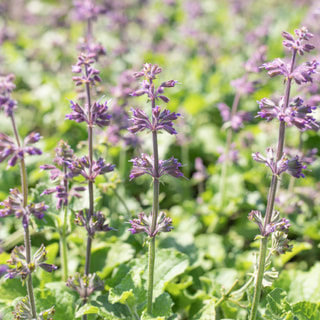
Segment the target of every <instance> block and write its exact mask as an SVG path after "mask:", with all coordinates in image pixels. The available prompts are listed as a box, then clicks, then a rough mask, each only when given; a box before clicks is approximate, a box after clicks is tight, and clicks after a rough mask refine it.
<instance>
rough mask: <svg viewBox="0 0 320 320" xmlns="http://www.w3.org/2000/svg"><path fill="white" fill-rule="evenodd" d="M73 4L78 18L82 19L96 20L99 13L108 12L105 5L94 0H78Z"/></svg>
mask: <svg viewBox="0 0 320 320" xmlns="http://www.w3.org/2000/svg"><path fill="white" fill-rule="evenodd" d="M73 6H74V10H75V14H76V17H77V19H78V20H81V21H87V20H96V19H97V18H98V16H99V14H103V13H105V12H106V9H105V8H104V7H102V6H98V5H96V4H95V1H92V0H76V1H74V2H73Z"/></svg>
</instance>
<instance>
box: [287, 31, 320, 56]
mask: <svg viewBox="0 0 320 320" xmlns="http://www.w3.org/2000/svg"><path fill="white" fill-rule="evenodd" d="M294 32H295V34H296V36H297V37H298V39H295V38H294V37H293V36H292V35H291V34H290V33H289V32H286V31H283V32H282V36H283V38H285V40H284V41H283V42H282V44H283V46H284V47H286V48H288V49H289V50H297V52H298V54H299V55H301V56H302V55H303V54H304V52H310V51H311V50H312V49H314V48H315V46H314V45H311V44H309V43H303V41H304V40H305V41H308V40H310V39H311V38H313V34H312V33H310V32H308V29H307V28H306V27H302V28H301V29H296V30H295V31H294Z"/></svg>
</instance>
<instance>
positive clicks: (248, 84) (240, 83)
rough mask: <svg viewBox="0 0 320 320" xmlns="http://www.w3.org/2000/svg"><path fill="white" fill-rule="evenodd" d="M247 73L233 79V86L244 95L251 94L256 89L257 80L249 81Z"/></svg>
mask: <svg viewBox="0 0 320 320" xmlns="http://www.w3.org/2000/svg"><path fill="white" fill-rule="evenodd" d="M247 78H248V77H247V75H245V76H244V77H242V78H239V79H235V80H233V81H231V86H232V87H234V88H235V89H236V91H237V92H239V93H240V94H242V95H249V94H252V93H254V92H255V91H256V89H257V84H258V82H257V81H249V80H248V79H247Z"/></svg>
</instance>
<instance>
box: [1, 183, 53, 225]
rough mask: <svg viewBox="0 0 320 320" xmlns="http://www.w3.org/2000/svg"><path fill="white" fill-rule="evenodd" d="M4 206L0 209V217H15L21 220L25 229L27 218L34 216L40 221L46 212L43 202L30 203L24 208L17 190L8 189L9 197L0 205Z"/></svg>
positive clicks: (27, 223) (27, 222)
mask: <svg viewBox="0 0 320 320" xmlns="http://www.w3.org/2000/svg"><path fill="white" fill-rule="evenodd" d="M0 205H2V206H4V209H0V217H7V216H9V215H13V214H14V215H15V216H16V218H22V225H23V227H24V228H27V227H28V225H29V217H30V216H31V215H34V216H35V217H36V218H37V219H42V218H43V217H44V214H45V212H46V211H47V210H48V206H46V205H45V204H44V202H40V203H36V204H35V203H31V204H29V205H27V206H26V207H24V205H23V195H22V194H21V192H20V191H19V190H18V189H16V188H15V189H10V196H9V197H8V199H7V200H4V201H3V202H1V203H0Z"/></svg>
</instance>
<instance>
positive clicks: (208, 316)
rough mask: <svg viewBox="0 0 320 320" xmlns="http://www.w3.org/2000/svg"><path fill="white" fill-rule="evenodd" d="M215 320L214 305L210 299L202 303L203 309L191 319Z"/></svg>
mask: <svg viewBox="0 0 320 320" xmlns="http://www.w3.org/2000/svg"><path fill="white" fill-rule="evenodd" d="M215 319H216V310H215V303H214V301H213V300H212V299H210V300H207V301H204V306H203V308H202V309H201V310H200V311H199V312H197V313H196V314H195V315H194V316H193V317H192V320H215Z"/></svg>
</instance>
